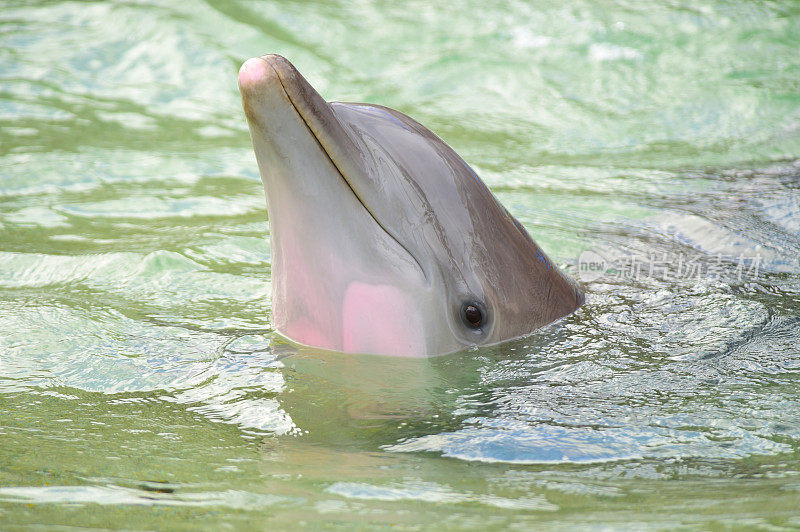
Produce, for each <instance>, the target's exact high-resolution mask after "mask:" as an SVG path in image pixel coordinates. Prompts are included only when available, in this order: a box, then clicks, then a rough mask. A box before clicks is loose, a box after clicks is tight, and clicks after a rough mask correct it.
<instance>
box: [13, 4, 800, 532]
mask: <svg viewBox="0 0 800 532" xmlns="http://www.w3.org/2000/svg"><path fill="white" fill-rule="evenodd" d="M503 4H504V5H502V6H501V5H498V6H497V7H494V8H489V7H488V6H487V5H485V3H479V2H474V3H473V2H461V3H456V4H453V3H452V2H451V3H449V4H447V7H437V5H436V4H435V3H431V4H421V3H410V4H409V3H406V4H403V5H399V4H397V5H395V4H392V3H385V4H383V3H368V2H342V3H335V2H328V3H308V2H264V3H256V2H229V1H226V2H215V1H208V2H205V3H186V5H185V6H184V5H182V4H181V5H179V4H178V3H174V2H169V3H168V2H150V3H134V2H128V3H122V2H119V3H112V2H107V3H80V4H78V3H67V2H36V3H34V2H21V3H8V2H6V3H4V5H3V6H2V9H0V79H1V80H2V81H0V524H2V525H3V526H2V528H12V529H13V528H15V527H17V526H21V525H54V524H63V525H72V526H81V527H100V528H103V527H110V528H137V529H140V528H164V527H170V528H175V529H189V528H221V527H223V526H227V527H234V528H242V527H253V528H267V529H274V528H283V529H296V528H302V527H306V528H309V529H318V528H320V527H322V526H327V527H329V528H344V529H348V528H353V527H354V526H363V527H366V528H385V527H388V526H392V527H393V528H394V529H398V530H404V529H409V530H412V529H419V528H426V527H433V528H446V529H492V528H495V529H499V528H507V529H531V528H536V529H542V528H549V529H572V528H574V527H575V526H585V527H598V528H602V527H605V528H610V529H617V528H620V529H624V528H636V529H647V528H652V529H663V528H669V529H696V528H709V527H711V528H717V529H725V528H729V527H730V528H737V527H752V528H758V527H761V528H764V529H766V528H769V527H773V528H772V529H780V528H781V527H784V528H792V527H800V414H798V413H799V412H800V388H798V376H800V348H798V345H800V263H799V262H798V257H800V54H798V53H797V50H798V49H800V7H798V5H797V3H795V2H790V1H786V2H777V1H775V2H759V3H756V2H747V3H745V2H741V3H730V2H721V1H720V2H701V3H698V2H689V1H686V2H681V1H672V2H659V3H658V5H653V3H651V2H618V3H616V4H614V3H609V2H599V1H595V2H589V1H578V2H571V3H568V4H569V5H562V4H561V3H551V2H535V3H527V2H526V3H521V2H519V3H513V2H512V3H503ZM487 9H490V10H487ZM266 52H273V53H280V54H283V55H285V56H287V57H289V58H290V59H291V60H292V61H293V62H294V63H295V65H296V66H297V67H298V68H299V69H300V71H301V72H303V73H304V74H305V75H306V76H307V77H308V79H309V80H310V81H311V82H312V84H313V85H314V86H315V87H316V88H317V89H318V90H319V91H320V92H321V93H322V94H323V95H324V96H326V97H328V98H329V99H337V100H343V101H367V102H374V103H380V104H384V105H388V106H391V107H395V108H397V109H399V110H401V111H404V112H406V113H407V114H410V115H411V116H413V117H414V118H416V119H418V120H419V121H420V122H422V123H424V124H426V125H427V126H429V127H430V128H431V129H433V130H434V131H435V132H437V133H438V134H440V135H441V136H442V137H443V138H445V140H447V141H448V142H449V143H450V144H451V145H452V146H453V147H454V148H455V149H456V150H457V151H458V152H459V153H460V154H461V155H462V156H463V157H464V158H465V159H467V160H468V161H469V162H470V163H471V164H473V166H474V167H475V169H476V170H477V171H478V173H479V174H480V175H481V176H482V177H483V178H484V180H485V181H486V182H487V184H488V185H489V186H490V187H491V188H492V190H493V191H495V193H496V194H497V195H498V196H499V197H500V199H501V200H502V201H503V202H504V204H505V205H506V206H507V207H508V208H509V210H511V211H512V213H513V214H514V215H516V216H517V217H518V218H519V219H520V220H521V221H522V223H523V224H524V225H525V226H526V227H527V228H528V229H529V230H530V231H531V232H532V233H533V235H534V236H535V238H536V239H537V241H538V242H539V243H540V244H541V245H542V247H543V248H544V249H546V250H547V251H548V253H549V254H550V255H551V256H552V257H553V258H554V259H557V260H558V261H559V262H560V263H562V264H563V265H564V266H565V267H566V268H567V269H568V270H569V271H571V272H572V274H573V275H575V276H578V275H583V276H585V273H586V272H583V273H581V272H580V267H581V264H582V262H581V261H579V257H584V256H585V255H581V253H582V252H584V251H586V250H591V251H592V252H594V253H597V254H598V255H599V256H601V257H602V258H604V259H606V260H607V264H605V266H607V267H608V269H609V270H612V271H611V272H610V273H607V274H606V275H603V276H602V277H598V278H592V279H588V278H585V280H584V286H585V287H586V288H587V292H588V299H587V304H586V306H585V307H584V308H582V309H581V310H580V311H578V312H577V313H576V314H575V315H573V316H570V317H569V318H567V319H565V320H563V321H561V322H560V323H557V324H554V325H552V326H549V327H547V328H545V329H544V330H542V331H539V332H537V333H536V334H534V335H532V336H530V337H528V338H525V339H522V340H519V341H515V342H511V343H508V344H505V345H502V346H499V347H496V348H491V349H480V350H477V351H473V352H467V353H459V354H455V355H450V356H446V357H441V358H437V359H433V360H426V361H409V360H396V359H387V358H376V357H356V356H344V355H331V354H325V353H317V352H314V351H311V350H309V351H301V352H297V351H296V350H295V349H294V348H292V347H291V346H288V345H286V344H284V343H282V342H281V341H280V339H279V338H278V337H276V336H274V335H273V334H272V332H271V330H270V302H269V261H270V256H269V245H268V244H269V223H268V220H267V213H266V210H265V205H264V200H263V193H262V190H261V184H260V181H259V178H258V175H257V169H256V164H255V160H254V157H253V154H252V152H251V148H250V142H249V138H248V133H247V128H246V124H245V120H244V117H243V113H242V111H241V108H240V103H239V96H238V93H237V89H236V83H235V78H236V71H237V69H238V66H239V65H240V64H241V62H242V61H243V60H245V59H246V58H248V57H251V56H255V55H261V54H263V53H266ZM637 261H638V263H637ZM634 264H639V265H640V266H642V267H643V268H644V269H639V270H634ZM687 264H692V265H694V266H692V268H694V269H690V268H689V267H688V266H687ZM651 267H652V268H653V270H652V271H651V270H650V268H651ZM614 271H616V272H618V273H619V275H616V274H614ZM634 273H635V275H634Z"/></svg>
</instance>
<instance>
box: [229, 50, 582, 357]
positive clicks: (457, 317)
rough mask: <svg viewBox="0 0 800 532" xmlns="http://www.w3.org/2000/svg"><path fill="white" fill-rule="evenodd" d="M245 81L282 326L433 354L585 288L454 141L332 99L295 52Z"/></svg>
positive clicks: (566, 307) (541, 316) (511, 328)
mask: <svg viewBox="0 0 800 532" xmlns="http://www.w3.org/2000/svg"><path fill="white" fill-rule="evenodd" d="M239 89H240V91H241V94H242V101H243V106H244V110H245V115H246V116H247V122H248V125H249V127H250V136H251V138H252V141H253V147H254V149H255V153H256V159H257V161H258V166H259V170H260V173H261V179H262V182H263V184H264V190H265V193H266V198H267V208H268V211H269V217H270V230H271V246H272V257H271V270H272V272H271V273H272V309H273V310H272V311H273V324H274V327H275V329H276V330H277V331H278V332H280V333H281V334H283V335H284V336H286V337H288V338H289V339H290V340H293V341H295V342H298V343H301V344H305V345H310V346H313V347H320V348H325V349H331V350H336V351H346V352H361V353H376V354H388V355H403V356H429V355H436V354H444V353H449V352H453V351H457V350H459V349H462V348H464V347H467V346H472V345H484V344H492V343H497V342H501V341H504V340H507V339H510V338H515V337H518V336H522V335H525V334H528V333H530V332H531V331H533V330H534V329H536V328H538V327H541V326H542V325H544V324H547V323H549V322H551V321H553V320H555V319H557V318H559V317H562V316H564V315H566V314H569V313H570V312H572V311H574V310H575V309H576V308H577V307H578V306H580V304H581V303H582V302H583V292H582V291H581V290H580V288H579V287H578V286H577V285H576V284H575V283H574V282H573V281H572V280H571V279H569V278H568V277H566V276H565V275H564V274H563V273H562V272H561V271H560V270H559V269H558V267H557V266H556V265H555V264H553V263H552V262H551V261H550V259H548V258H547V256H546V255H545V254H544V252H543V251H542V250H541V249H540V248H539V247H538V246H537V245H536V243H534V241H533V239H532V238H531V237H530V236H529V234H528V233H527V232H526V231H525V229H524V228H523V227H522V226H521V225H520V223H519V222H518V221H517V220H516V219H514V218H513V217H512V216H511V215H510V214H509V213H508V211H507V210H506V209H505V208H504V207H503V206H502V205H501V204H500V203H499V202H498V201H497V200H496V199H495V198H494V196H493V195H492V194H491V192H490V191H489V190H488V188H487V187H486V185H485V184H484V183H483V182H482V181H481V180H480V179H479V178H478V176H477V175H476V174H475V172H474V171H472V169H471V168H470V167H469V165H467V163H465V162H464V161H463V160H462V159H461V158H460V157H459V156H458V154H456V153H455V152H454V151H453V150H452V149H451V148H450V147H449V146H448V145H447V144H446V143H445V142H444V141H442V140H441V139H440V138H439V137H437V136H436V135H434V134H433V133H431V132H430V131H429V130H428V129H426V128H425V127H423V126H422V125H420V124H419V123H417V122H415V121H414V120H412V119H411V118H409V117H407V116H405V115H404V114H402V113H400V112H398V111H395V110H392V109H389V108H386V107H382V106H379V105H370V104H353V103H338V102H332V103H328V102H326V101H325V100H323V98H322V97H321V96H320V95H319V94H318V93H317V92H316V91H315V90H314V89H313V88H312V87H311V85H310V84H309V83H308V82H307V81H306V80H305V79H304V78H303V77H302V76H301V75H300V73H299V72H298V71H297V70H296V69H295V68H294V66H293V65H292V64H291V63H289V61H287V60H286V59H284V58H283V57H281V56H278V55H267V56H263V57H258V58H253V59H250V60H248V61H247V62H245V63H244V65H242V67H241V69H240V71H239Z"/></svg>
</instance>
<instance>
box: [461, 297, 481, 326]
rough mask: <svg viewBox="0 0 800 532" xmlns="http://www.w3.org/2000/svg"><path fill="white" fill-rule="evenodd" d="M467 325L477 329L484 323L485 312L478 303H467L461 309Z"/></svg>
mask: <svg viewBox="0 0 800 532" xmlns="http://www.w3.org/2000/svg"><path fill="white" fill-rule="evenodd" d="M461 312H462V315H463V317H464V321H465V322H466V324H467V326H469V327H472V328H473V329H477V328H478V327H480V326H481V323H483V313H482V312H481V309H479V308H478V306H477V305H474V304H472V303H467V304H466V305H464V309H463V310H462V311H461Z"/></svg>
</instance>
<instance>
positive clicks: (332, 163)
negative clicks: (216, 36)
mask: <svg viewBox="0 0 800 532" xmlns="http://www.w3.org/2000/svg"><path fill="white" fill-rule="evenodd" d="M261 60H262V61H264V63H266V64H267V65H269V67H270V68H271V69H272V71H273V72H275V76H276V77H277V78H278V82H279V83H280V84H281V90H282V91H283V93H284V94H285V95H286V99H287V100H289V103H290V104H291V106H292V108H293V109H294V112H295V113H296V114H297V116H299V117H300V120H302V122H303V125H305V126H306V129H307V130H308V132H309V133H310V134H311V136H312V137H313V138H314V140H315V141H316V143H317V145H318V146H319V148H320V150H322V153H324V154H325V157H326V158H327V159H328V161H330V163H331V165H333V167H334V168H335V169H336V173H337V174H339V177H341V178H342V181H344V182H345V184H346V185H347V188H349V189H350V192H352V193H353V196H355V198H356V200H358V202H359V203H360V204H361V206H362V207H363V208H364V210H365V211H367V214H369V216H370V218H372V220H373V221H374V222H375V223H376V224H377V225H378V227H380V228H381V230H382V231H383V232H384V233H386V235H387V236H388V237H389V238H391V239H392V240H394V241H395V242H397V245H398V246H400V247H401V248H402V249H403V250H404V251H405V252H406V253H407V254H408V255H409V256H410V257H411V258H412V259H413V260H414V263H415V264H416V265H417V267H418V268H419V271H420V272H421V273H422V276H423V278H424V279H425V281H426V282H428V281H429V278H428V273H427V272H426V271H425V268H423V267H422V264H420V262H419V260H417V257H415V256H414V254H413V253H411V251H409V249H408V248H407V247H406V246H405V245H404V244H403V243H402V242H400V241H399V240H397V238H395V237H394V235H392V233H390V232H389V231H388V230H387V229H386V228H385V227H384V226H383V224H382V223H381V222H380V220H378V218H377V217H376V216H375V214H374V213H373V212H372V211H371V210H370V208H369V207H368V206H367V204H366V203H364V201H363V200H362V199H361V196H359V195H358V192H356V190H355V189H354V188H353V185H351V184H350V181H348V180H347V177H345V175H344V173H343V172H342V170H341V169H340V168H339V165H337V164H336V161H334V160H333V157H331V155H330V153H328V150H327V149H325V145H324V144H323V143H322V140H320V139H319V138H318V137H317V135H316V134H315V133H314V130H313V129H311V126H310V125H309V123H308V120H306V117H305V116H303V113H302V112H301V111H300V109H299V108H298V107H297V105H296V104H295V103H294V100H292V96H291V95H290V94H289V91H287V90H286V86H285V85H284V84H283V78H282V77H281V74H280V72H279V71H278V70H277V69H276V68H275V67H274V66H272V63H270V62H269V61H268V60H266V59H264V58H263V57H262V58H261Z"/></svg>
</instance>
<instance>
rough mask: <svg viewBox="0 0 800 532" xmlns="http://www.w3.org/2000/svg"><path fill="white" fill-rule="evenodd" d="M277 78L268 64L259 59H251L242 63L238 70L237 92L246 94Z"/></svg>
mask: <svg viewBox="0 0 800 532" xmlns="http://www.w3.org/2000/svg"><path fill="white" fill-rule="evenodd" d="M275 78H277V73H276V72H275V69H273V68H272V67H271V66H270V65H269V63H267V62H266V61H265V60H264V59H262V58H260V57H253V58H251V59H248V60H247V61H245V62H244V64H243V65H242V67H241V68H240V69H239V90H240V91H241V92H243V93H244V92H248V91H251V90H253V89H257V88H258V87H259V86H262V85H264V84H265V83H269V82H270V80H273V79H275Z"/></svg>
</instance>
